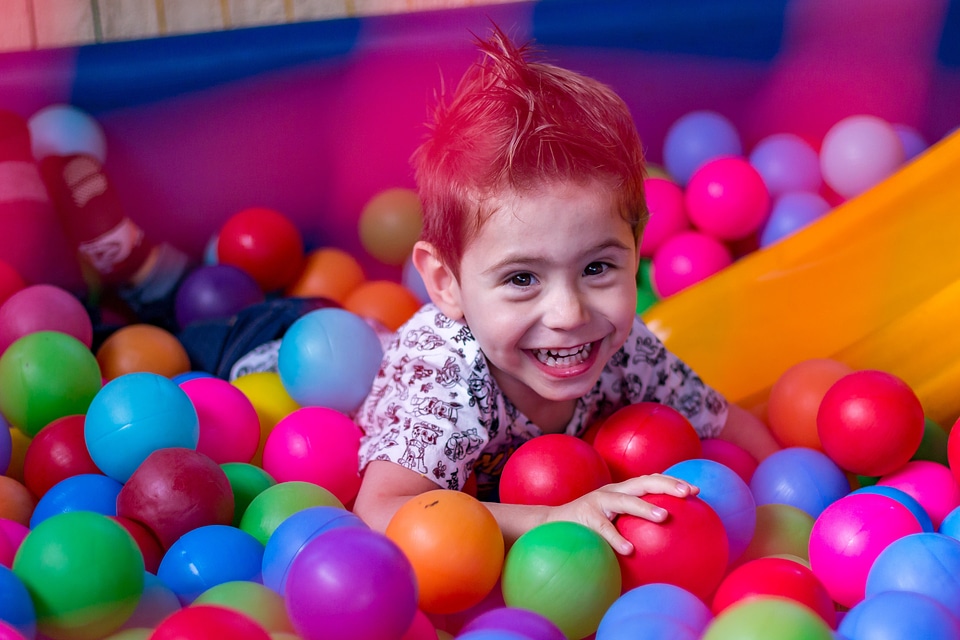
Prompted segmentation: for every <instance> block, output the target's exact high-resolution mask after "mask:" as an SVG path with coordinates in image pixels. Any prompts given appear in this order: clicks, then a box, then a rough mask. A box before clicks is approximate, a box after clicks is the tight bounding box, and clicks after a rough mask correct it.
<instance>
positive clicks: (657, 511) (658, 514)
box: [650, 507, 667, 520]
mask: <svg viewBox="0 0 960 640" xmlns="http://www.w3.org/2000/svg"><path fill="white" fill-rule="evenodd" d="M650 515H652V516H653V517H654V518H656V519H657V520H663V519H664V518H666V517H667V511H666V509H661V508H660V507H656V508H654V509H653V510H652V511H651V512H650Z"/></svg>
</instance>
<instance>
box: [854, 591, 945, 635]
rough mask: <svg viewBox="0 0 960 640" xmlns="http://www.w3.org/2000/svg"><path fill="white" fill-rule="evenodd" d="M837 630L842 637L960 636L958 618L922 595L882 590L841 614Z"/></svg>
mask: <svg viewBox="0 0 960 640" xmlns="http://www.w3.org/2000/svg"><path fill="white" fill-rule="evenodd" d="M837 633H838V634H839V636H840V637H841V638H843V639H844V640H876V639H882V640H916V639H918V638H923V640H950V639H953V640H955V639H956V638H960V621H958V619H957V617H956V616H954V615H953V614H952V613H950V610H949V609H947V608H946V607H945V606H943V605H942V604H940V603H939V602H937V601H936V600H934V599H933V598H930V597H928V596H925V595H923V594H920V593H913V592H910V591H884V592H882V593H878V594H876V595H873V596H869V597H867V598H864V599H863V600H861V601H860V602H859V603H857V604H856V605H855V606H854V607H853V608H852V609H850V611H848V612H847V613H846V614H844V616H843V618H842V619H841V620H840V625H839V626H838V627H837Z"/></svg>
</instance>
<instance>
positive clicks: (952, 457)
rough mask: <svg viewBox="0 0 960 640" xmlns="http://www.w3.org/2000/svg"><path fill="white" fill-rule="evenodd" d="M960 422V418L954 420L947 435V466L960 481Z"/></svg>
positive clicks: (959, 481)
mask: <svg viewBox="0 0 960 640" xmlns="http://www.w3.org/2000/svg"><path fill="white" fill-rule="evenodd" d="M958 424H960V419H957V421H956V422H954V424H953V427H952V428H951V429H950V434H949V435H948V436H947V466H948V467H949V469H950V471H951V472H952V473H953V478H954V480H956V481H957V482H958V483H960V429H958V428H957V425H958Z"/></svg>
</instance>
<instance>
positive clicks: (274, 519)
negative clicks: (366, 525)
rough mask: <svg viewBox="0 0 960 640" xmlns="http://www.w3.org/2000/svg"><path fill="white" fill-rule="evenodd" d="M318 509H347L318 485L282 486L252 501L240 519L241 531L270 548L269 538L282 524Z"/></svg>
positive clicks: (297, 482)
mask: <svg viewBox="0 0 960 640" xmlns="http://www.w3.org/2000/svg"><path fill="white" fill-rule="evenodd" d="M319 506H327V507H340V508H341V509H345V508H346V507H344V506H343V503H342V502H340V500H339V499H338V498H337V496H335V495H333V494H332V493H330V492H329V491H327V490H326V489H324V488H323V487H321V486H320V485H318V484H313V483H312V482H303V481H299V480H291V481H289V482H280V483H277V484H275V485H273V486H272V487H269V488H267V489H265V490H264V491H261V492H260V494H259V495H258V496H257V497H256V498H254V499H253V500H251V501H250V504H249V505H247V509H246V511H244V513H243V517H242V518H240V528H241V529H243V530H244V531H246V532H247V533H249V534H250V535H252V536H253V537H254V538H256V539H257V540H259V541H260V542H261V543H262V544H267V540H269V539H270V534H272V533H273V531H274V530H275V529H276V528H277V527H279V526H280V523H281V522H283V521H284V520H286V519H287V518H289V517H290V516H292V515H293V514H295V513H297V512H299V511H302V510H304V509H306V508H308V507H319Z"/></svg>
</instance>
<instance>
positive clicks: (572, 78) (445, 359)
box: [354, 30, 777, 554]
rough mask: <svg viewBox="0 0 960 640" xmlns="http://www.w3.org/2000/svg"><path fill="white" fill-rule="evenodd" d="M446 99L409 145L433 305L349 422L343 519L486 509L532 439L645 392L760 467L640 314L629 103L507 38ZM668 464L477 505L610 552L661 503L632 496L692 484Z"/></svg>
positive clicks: (731, 413)
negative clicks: (446, 507) (357, 442)
mask: <svg viewBox="0 0 960 640" xmlns="http://www.w3.org/2000/svg"><path fill="white" fill-rule="evenodd" d="M479 46H480V48H481V50H482V53H483V59H482V60H481V61H480V62H479V63H477V64H476V65H474V66H472V67H471V68H470V69H469V70H468V71H467V73H466V74H465V76H464V78H463V80H462V81H461V83H460V85H459V87H458V88H457V90H456V93H455V95H454V96H453V98H452V101H451V102H450V104H449V105H448V106H446V107H443V106H441V108H440V109H439V110H438V112H437V114H436V117H435V122H434V126H433V130H432V133H431V135H430V137H429V139H428V140H427V141H426V142H425V143H424V144H423V145H422V146H421V147H420V148H419V149H418V150H417V152H416V153H415V154H414V158H413V162H414V166H415V170H416V178H417V183H418V188H419V191H420V195H421V198H422V200H423V207H424V230H423V234H422V237H421V240H420V241H419V242H418V243H417V244H416V246H415V248H414V252H413V262H414V265H415V266H416V268H417V270H418V271H419V273H420V275H421V276H422V278H423V282H424V285H425V287H426V289H427V291H428V292H429V294H430V298H431V301H432V304H428V305H426V306H425V307H424V308H423V309H421V310H420V311H419V312H418V313H417V314H416V315H415V316H414V317H413V318H412V319H411V320H410V321H409V322H408V323H407V324H406V325H404V327H402V328H401V329H400V331H399V333H398V335H397V336H396V337H395V338H394V339H393V341H392V342H391V343H390V344H389V345H388V347H387V349H386V352H385V355H384V361H383V364H382V367H381V371H380V373H379V375H378V376H377V378H376V380H375V381H374V384H373V387H372V390H371V393H370V395H369V397H368V398H367V400H366V401H365V402H364V404H363V405H362V406H361V407H360V410H359V411H358V413H357V415H356V416H355V418H356V420H357V422H358V424H359V425H360V426H361V428H362V429H363V431H364V436H363V437H362V440H361V448H360V457H361V467H362V468H363V482H362V485H361V488H360V492H359V494H358V496H357V498H356V501H355V503H354V512H355V513H356V514H357V515H359V516H360V517H362V518H363V519H364V520H366V521H367V523H368V524H370V525H371V526H372V527H374V528H377V529H380V530H383V529H384V528H385V527H386V526H387V524H388V522H389V520H390V518H391V516H392V515H393V513H394V512H395V511H396V509H397V508H399V507H400V506H401V505H402V504H403V503H404V502H406V501H407V500H408V499H409V498H411V497H412V496H414V495H417V494H419V493H422V492H424V491H428V490H431V489H436V488H438V487H439V488H449V489H462V488H463V486H464V483H465V482H466V481H467V478H468V477H469V476H470V475H471V474H472V475H474V476H475V478H476V480H477V484H478V497H479V498H481V499H482V500H495V498H496V482H497V478H498V477H499V473H500V470H501V469H502V467H503V462H504V460H505V459H506V458H507V457H508V456H509V455H510V454H511V453H512V452H513V451H514V450H515V449H516V448H517V447H518V446H520V444H522V443H523V442H525V441H526V440H529V439H531V438H533V437H536V436H538V435H541V434H544V433H568V434H572V435H577V436H582V435H583V434H584V432H585V431H586V430H587V429H588V428H589V427H590V425H591V424H592V423H593V422H595V421H596V420H598V419H601V418H603V417H605V416H608V415H610V414H611V413H613V412H614V411H615V410H616V409H618V408H620V407H622V406H625V405H627V404H630V403H634V402H640V401H658V402H662V403H664V404H668V405H671V406H673V407H674V408H676V409H678V410H679V411H680V412H681V413H683V414H684V415H685V416H686V417H687V418H688V419H690V421H691V423H692V424H693V425H694V427H695V428H696V430H697V432H698V433H699V435H700V436H701V437H704V438H705V437H714V436H718V437H722V438H725V439H727V440H730V441H732V442H735V443H736V444H739V445H741V446H743V447H745V448H747V449H748V450H749V451H750V452H751V453H753V454H754V455H755V456H756V457H758V458H763V457H765V456H766V455H767V454H769V453H770V452H772V451H774V450H776V449H777V445H776V443H775V441H774V440H773V438H772V436H771V435H770V433H769V432H768V431H767V430H766V428H765V426H764V425H763V424H762V423H761V422H760V421H759V420H757V419H756V418H754V417H753V416H751V415H750V414H748V413H747V412H745V411H743V410H742V409H738V408H737V407H734V406H728V405H727V403H726V401H725V400H724V399H723V398H722V397H721V396H720V395H719V394H718V393H716V392H715V391H714V390H712V389H710V388H709V387H707V386H706V385H705V384H704V383H703V382H702V380H701V379H700V378H699V377H698V376H696V374H694V373H693V372H692V371H691V370H690V369H689V367H687V366H686V365H685V364H683V363H682V362H680V361H679V360H678V359H677V358H676V357H675V356H673V355H672V354H670V353H669V352H667V351H666V349H665V348H664V347H663V345H662V344H661V343H660V342H659V340H657V338H656V337H655V336H654V335H653V334H652V333H651V332H650V331H649V330H648V329H646V327H645V326H644V325H643V323H642V322H641V321H640V320H639V318H637V316H636V314H635V307H636V284H635V280H634V277H635V274H636V271H637V268H638V264H639V257H638V243H639V239H640V236H641V233H642V231H643V225H644V223H645V221H646V216H647V212H646V206H645V203H644V196H643V178H644V165H643V153H642V146H641V142H640V139H639V136H638V134H637V132H636V128H635V127H634V124H633V121H632V119H631V116H630V113H629V111H628V108H627V106H626V105H625V104H624V103H623V101H622V100H621V99H620V98H619V97H617V96H616V95H615V94H614V93H613V92H612V91H611V90H610V89H609V88H607V87H605V86H603V85H602V84H600V83H598V82H596V81H594V80H592V79H589V78H585V77H583V76H580V75H578V74H576V73H573V72H570V71H567V70H564V69H561V68H558V67H555V66H552V65H548V64H541V63H538V62H534V61H530V60H528V49H527V48H526V47H517V46H515V45H513V44H512V43H510V41H509V40H508V38H507V37H506V36H505V35H504V34H503V33H502V32H501V31H499V30H495V31H494V33H493V35H492V36H491V38H490V39H489V40H488V41H485V42H481V43H479ZM696 492H697V489H696V487H693V486H691V485H689V484H687V483H685V482H682V481H679V480H677V479H674V478H668V477H666V476H662V475H653V476H644V477H638V478H633V479H630V480H628V481H625V482H622V483H618V484H612V485H608V486H606V487H603V488H601V489H599V490H597V491H594V492H592V493H590V494H588V495H586V496H583V497H582V498H579V499H578V500H576V501H574V502H571V503H569V504H566V505H562V506H559V507H540V506H522V505H508V504H498V503H496V502H488V506H489V507H490V510H491V512H492V513H493V515H494V516H495V518H496V519H497V521H498V522H499V524H500V527H501V529H502V530H503V533H504V538H505V540H506V541H507V543H508V544H510V543H511V542H513V541H514V540H516V538H517V537H519V536H520V535H522V534H523V533H524V532H526V531H527V530H529V529H531V528H532V527H534V526H537V525H539V524H542V523H544V522H548V521H554V520H572V521H575V522H580V523H582V524H584V525H586V526H588V527H591V528H592V529H594V530H596V531H597V532H598V533H599V534H601V535H602V536H603V537H604V538H605V539H606V540H607V541H608V542H609V543H610V544H611V546H612V547H613V548H614V549H615V550H616V551H618V552H619V553H623V554H628V553H630V552H631V550H632V547H631V545H630V543H629V542H628V541H627V540H626V539H624V538H623V537H622V536H621V535H620V534H619V532H618V531H617V530H616V528H615V527H614V525H613V522H612V520H613V519H614V518H615V516H616V515H617V514H621V513H628V514H632V515H636V516H639V517H644V518H648V519H650V520H652V521H662V520H663V519H664V518H665V517H666V514H665V513H664V512H663V511H662V510H661V509H658V508H654V507H653V506H652V505H651V504H649V503H648V502H645V501H644V500H642V498H641V496H643V495H645V494H649V493H666V494H670V495H674V496H678V497H684V496H689V495H694V494H696Z"/></svg>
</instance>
